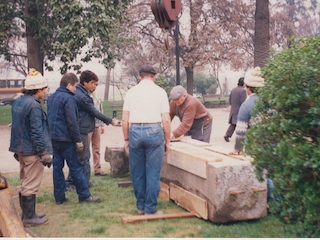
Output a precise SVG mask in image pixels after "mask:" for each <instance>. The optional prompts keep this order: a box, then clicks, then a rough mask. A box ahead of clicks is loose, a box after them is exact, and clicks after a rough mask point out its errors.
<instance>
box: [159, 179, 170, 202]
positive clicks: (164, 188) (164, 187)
mask: <svg viewBox="0 0 320 240" xmlns="http://www.w3.org/2000/svg"><path fill="white" fill-rule="evenodd" d="M158 197H159V198H160V199H161V200H162V201H165V202H169V201H170V190H169V185H168V184H165V183H163V182H161V181H160V192H159V195H158Z"/></svg>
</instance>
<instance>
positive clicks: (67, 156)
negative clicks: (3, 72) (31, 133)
mask: <svg viewBox="0 0 320 240" xmlns="http://www.w3.org/2000/svg"><path fill="white" fill-rule="evenodd" d="M77 84H78V78H77V76H76V75H75V74H73V73H66V74H64V75H63V77H62V78H61V81H60V87H59V88H58V89H57V90H56V92H54V93H53V94H52V95H51V96H50V97H49V99H48V117H49V129H50V135H51V139H52V145H53V187H54V198H55V201H56V203H57V204H62V203H64V202H65V201H67V200H68V199H67V198H66V196H65V190H66V182H65V179H64V174H63V167H64V160H66V161H67V164H68V167H69V171H70V175H71V177H72V179H73V181H74V184H75V187H76V191H77V193H78V196H79V202H80V203H81V202H100V198H99V197H92V196H91V193H90V191H89V186H88V183H87V180H86V177H85V175H84V172H83V168H82V164H81V163H80V161H79V156H78V152H81V151H83V143H82V141H81V136H80V130H79V122H78V108H77V103H76V101H75V99H74V92H75V90H76V86H77Z"/></svg>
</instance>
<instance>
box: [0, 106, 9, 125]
mask: <svg viewBox="0 0 320 240" xmlns="http://www.w3.org/2000/svg"><path fill="white" fill-rule="evenodd" d="M11 119H12V118H11V106H10V105H6V106H0V124H9V123H11Z"/></svg>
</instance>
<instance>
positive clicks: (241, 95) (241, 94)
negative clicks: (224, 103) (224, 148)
mask: <svg viewBox="0 0 320 240" xmlns="http://www.w3.org/2000/svg"><path fill="white" fill-rule="evenodd" d="M243 81H244V78H243V77H241V78H239V80H238V86H237V87H235V88H234V89H232V91H231V93H230V96H229V103H230V105H231V110H230V115H229V124H230V125H229V128H228V130H227V132H226V134H225V135H224V140H226V141H227V142H229V141H230V140H229V138H231V137H232V134H233V133H234V130H235V129H236V125H237V119H238V112H239V108H240V106H241V104H242V103H243V102H244V101H245V100H246V98H247V94H246V90H245V89H244V87H243V84H244V82H243Z"/></svg>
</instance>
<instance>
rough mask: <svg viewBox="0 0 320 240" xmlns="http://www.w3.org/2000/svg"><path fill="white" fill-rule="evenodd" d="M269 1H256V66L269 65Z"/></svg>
mask: <svg viewBox="0 0 320 240" xmlns="http://www.w3.org/2000/svg"><path fill="white" fill-rule="evenodd" d="M269 17H270V13H269V0H256V12H255V28H254V43H253V44H254V66H255V67H256V66H259V67H262V66H264V65H265V64H266V63H267V59H268V57H269V50H270V33H269Z"/></svg>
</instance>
